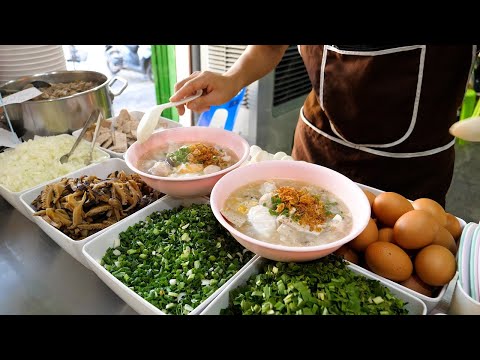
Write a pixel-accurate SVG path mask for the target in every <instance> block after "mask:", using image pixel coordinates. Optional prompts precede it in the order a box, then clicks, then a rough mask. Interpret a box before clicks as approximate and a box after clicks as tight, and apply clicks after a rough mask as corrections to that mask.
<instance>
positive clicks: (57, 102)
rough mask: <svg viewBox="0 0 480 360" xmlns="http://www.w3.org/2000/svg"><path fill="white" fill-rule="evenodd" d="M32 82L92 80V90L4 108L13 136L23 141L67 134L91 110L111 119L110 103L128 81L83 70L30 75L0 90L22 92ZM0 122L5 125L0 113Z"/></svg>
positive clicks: (6, 84)
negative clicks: (95, 84)
mask: <svg viewBox="0 0 480 360" xmlns="http://www.w3.org/2000/svg"><path fill="white" fill-rule="evenodd" d="M34 80H43V81H46V82H48V83H50V84H56V83H69V82H74V81H93V82H96V83H97V84H99V85H97V86H96V87H94V88H92V89H90V90H87V91H84V92H81V93H78V94H74V95H71V96H66V97H62V98H58V99H51V100H40V101H32V100H30V101H26V102H23V103H21V104H9V105H7V106H6V110H7V112H8V116H9V118H10V121H11V122H12V126H13V128H14V130H15V132H16V133H17V135H18V136H19V137H20V136H23V138H24V139H30V138H33V136H34V135H41V136H48V135H58V134H65V133H69V134H71V133H72V132H73V131H75V130H77V129H79V128H81V127H82V126H83V124H84V123H85V120H86V119H88V116H89V115H90V114H91V113H92V111H93V110H95V109H96V108H99V109H100V110H101V111H102V113H103V116H104V118H110V117H112V115H113V114H112V102H113V99H114V98H115V96H118V95H120V94H121V93H122V92H123V91H124V90H125V88H126V87H127V85H128V82H127V81H126V80H124V79H122V78H120V77H113V78H111V79H110V80H109V79H108V78H107V76H105V75H104V74H102V73H99V72H95V71H85V70H72V71H54V72H48V73H43V74H36V75H32V76H25V77H22V78H19V79H16V80H12V81H9V82H7V83H5V84H3V85H2V86H0V89H10V90H22V89H23V88H24V87H25V86H26V85H28V84H30V83H31V82H32V81H34ZM116 81H118V82H119V83H121V86H120V88H119V89H118V90H116V91H114V90H113V89H112V85H113V84H114V83H115V82H116ZM0 121H2V122H4V123H6V118H5V114H4V112H2V114H1V118H0Z"/></svg>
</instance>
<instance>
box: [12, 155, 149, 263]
mask: <svg viewBox="0 0 480 360" xmlns="http://www.w3.org/2000/svg"><path fill="white" fill-rule="evenodd" d="M121 170H123V171H125V173H126V174H131V173H132V171H131V170H130V168H129V167H128V166H127V165H126V164H125V161H123V160H122V159H108V160H105V161H103V162H102V163H99V164H93V165H90V166H87V167H85V168H82V169H79V170H77V171H74V172H71V173H70V174H67V175H65V176H63V177H68V178H78V177H81V176H83V175H96V176H97V177H98V178H105V177H107V176H108V175H109V174H110V173H112V172H114V171H121ZM63 177H62V178H63ZM60 179H61V178H58V179H56V180H54V181H50V182H48V183H47V184H51V183H55V182H57V181H58V180H60ZM44 186H45V184H44V185H41V186H37V187H35V188H33V189H31V190H28V191H26V192H24V193H23V194H22V195H21V196H20V201H21V203H22V205H23V207H24V208H25V210H26V212H27V214H28V215H27V216H28V217H29V218H30V220H33V222H34V223H36V224H37V225H38V226H39V227H40V228H41V229H42V230H43V231H44V232H45V233H46V234H47V235H48V236H50V238H52V240H53V241H55V242H56V243H57V244H58V245H59V246H60V247H61V248H62V249H63V250H65V251H66V252H67V253H69V254H70V255H71V256H73V257H74V258H75V259H76V260H78V261H79V262H81V263H82V264H83V265H85V266H86V267H87V268H88V267H89V265H88V262H87V261H86V260H85V257H84V256H83V254H82V247H83V246H84V245H85V244H86V243H88V242H89V241H90V240H92V239H94V238H96V237H97V236H99V235H100V234H102V233H103V232H105V231H106V230H107V229H109V228H105V229H103V230H100V231H99V232H96V233H94V234H92V235H90V236H88V237H86V238H85V239H82V240H73V239H72V238H71V237H70V236H68V235H66V234H64V233H63V232H62V231H60V230H58V229H57V228H55V227H53V226H52V225H50V224H49V223H48V222H46V221H45V220H44V219H42V218H41V217H40V216H34V215H33V213H34V212H35V210H34V209H33V207H32V206H31V205H30V204H31V203H32V201H33V200H35V199H36V198H37V196H38V195H39V194H40V193H41V192H42V190H43V189H44ZM151 205H153V204H150V205H149V206H151ZM130 216H132V215H130ZM128 217H129V216H127V217H125V218H123V219H122V220H120V221H119V222H117V223H115V224H113V225H111V226H110V227H112V226H115V225H117V224H119V223H122V222H123V221H125V220H126V219H128Z"/></svg>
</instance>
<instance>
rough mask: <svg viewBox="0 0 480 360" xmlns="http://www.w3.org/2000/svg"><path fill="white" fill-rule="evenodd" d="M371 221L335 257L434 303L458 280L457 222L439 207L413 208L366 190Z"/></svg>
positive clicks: (419, 203)
mask: <svg viewBox="0 0 480 360" xmlns="http://www.w3.org/2000/svg"><path fill="white" fill-rule="evenodd" d="M364 192H365V194H366V195H367V197H368V199H369V202H370V205H371V209H372V218H371V219H370V222H369V223H368V225H367V227H366V228H365V230H364V231H363V232H362V233H361V234H360V235H358V236H357V237H356V238H355V239H353V240H352V241H351V242H349V243H348V244H346V245H344V246H342V247H341V248H340V249H339V250H337V254H339V255H342V256H344V257H345V258H346V259H347V260H349V261H351V262H353V263H356V264H358V265H360V266H362V267H364V268H366V269H368V270H370V271H373V272H374V273H376V274H377V275H380V276H383V277H385V278H387V279H389V280H392V281H395V282H398V283H400V284H401V285H403V286H405V287H407V288H409V289H411V290H413V291H416V292H419V293H421V294H423V295H426V296H429V297H433V296H435V293H437V292H438V291H439V288H441V287H442V286H444V285H447V284H448V283H449V282H450V280H452V278H453V277H454V275H455V271H456V260H455V255H456V253H457V241H458V239H459V238H460V235H461V233H462V228H461V225H460V222H459V221H458V219H457V218H456V217H455V216H453V215H452V214H450V213H447V212H445V209H444V208H443V207H442V206H441V205H440V204H438V203H437V202H436V201H434V200H432V199H427V198H420V199H416V200H415V201H413V202H410V201H409V200H407V199H406V198H405V197H403V196H402V195H400V194H398V193H394V192H384V193H381V194H379V195H377V196H375V195H374V194H372V193H371V192H369V191H367V190H364Z"/></svg>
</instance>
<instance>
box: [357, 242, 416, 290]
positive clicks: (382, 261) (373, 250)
mask: <svg viewBox="0 0 480 360" xmlns="http://www.w3.org/2000/svg"><path fill="white" fill-rule="evenodd" d="M365 261H366V262H367V264H368V267H369V268H370V269H371V270H372V271H373V272H374V273H375V274H378V275H380V276H383V277H385V278H387V279H390V280H393V281H397V282H399V281H405V280H407V279H408V278H409V277H410V276H411V275H412V271H413V264H412V261H411V260H410V258H409V257H408V255H407V254H406V253H405V251H403V250H402V249H401V248H400V247H399V246H397V245H395V244H392V243H389V242H383V241H382V242H380V241H376V242H374V243H372V244H370V245H369V246H368V248H367V250H366V251H365Z"/></svg>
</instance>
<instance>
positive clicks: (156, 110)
mask: <svg viewBox="0 0 480 360" xmlns="http://www.w3.org/2000/svg"><path fill="white" fill-rule="evenodd" d="M202 93H203V90H198V91H197V93H196V94H195V95H192V96H188V97H186V98H184V99H182V100H180V101H176V102H168V103H165V104H160V105H157V106H154V107H152V108H150V109H149V110H148V111H147V112H146V113H145V114H144V115H143V116H142V119H141V120H140V123H139V124H138V127H137V141H138V142H139V143H143V142H145V141H147V139H148V138H149V137H150V136H151V135H152V134H153V131H154V130H155V128H156V127H157V124H158V118H159V117H160V115H162V112H163V110H165V109H168V108H170V107H173V106H178V105H181V104H185V103H187V102H189V101H192V100H195V99H196V98H198V97H200V96H201V95H202Z"/></svg>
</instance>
